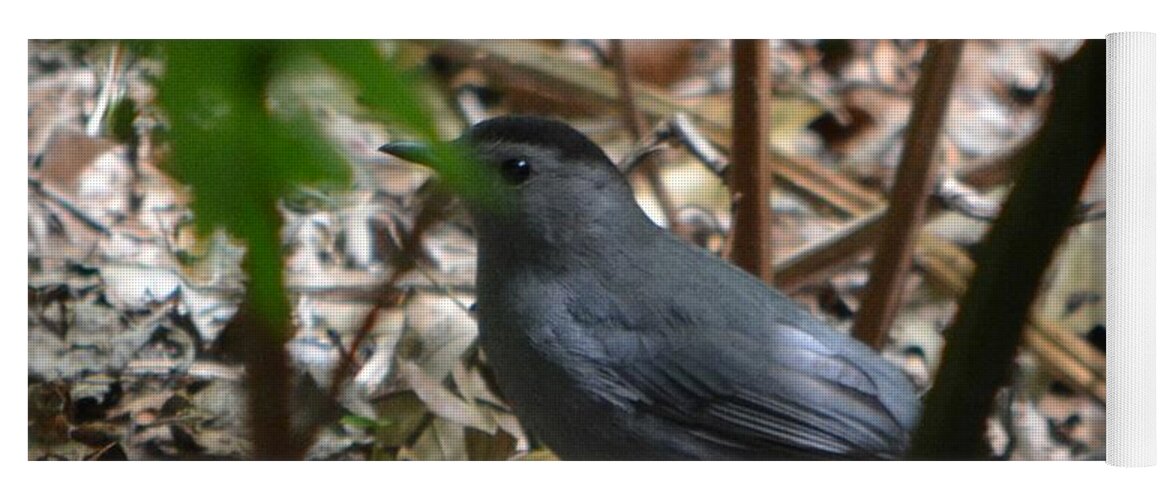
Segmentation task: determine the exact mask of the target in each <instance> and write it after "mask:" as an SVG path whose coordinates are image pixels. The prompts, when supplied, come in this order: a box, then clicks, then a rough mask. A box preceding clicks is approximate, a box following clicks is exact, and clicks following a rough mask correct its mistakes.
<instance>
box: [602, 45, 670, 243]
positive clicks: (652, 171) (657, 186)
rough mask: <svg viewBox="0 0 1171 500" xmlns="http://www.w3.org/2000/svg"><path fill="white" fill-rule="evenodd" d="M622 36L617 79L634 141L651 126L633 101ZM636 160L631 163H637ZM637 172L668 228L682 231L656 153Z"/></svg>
mask: <svg viewBox="0 0 1171 500" xmlns="http://www.w3.org/2000/svg"><path fill="white" fill-rule="evenodd" d="M624 45H625V44H623V43H622V40H614V42H613V47H614V61H613V62H614V69H615V71H616V76H617V79H618V89H619V91H621V94H622V111H623V117H624V118H625V119H626V128H627V129H628V130H629V131H630V134H631V135H632V136H633V137H634V140H635V141H641V140H642V138H643V137H646V135H647V133H648V132H649V130H648V129H647V123H646V117H644V116H643V114H642V113H641V112H640V111H639V109H638V106H637V105H636V104H635V102H634V83H633V82H632V81H631V80H632V77H631V75H630V68H629V61H628V60H627V58H626V50H625V48H624ZM637 165H639V164H638V163H634V164H632V165H631V166H632V167H633V166H637ZM638 173H639V174H640V175H642V177H643V178H644V179H646V181H647V184H648V185H649V186H650V188H651V192H653V193H654V194H655V200H657V201H658V202H659V208H660V209H661V210H662V211H663V215H664V216H665V217H666V218H667V228H668V229H670V230H671V231H672V232H678V231H679V213H678V210H676V208H675V202H674V201H673V200H672V199H671V193H670V192H669V191H667V186H666V185H664V184H663V177H662V175H661V173H660V171H659V163H658V161H656V160H655V159H654V158H653V157H649V156H648V157H645V161H644V162H642V165H641V167H640V168H639V169H638Z"/></svg>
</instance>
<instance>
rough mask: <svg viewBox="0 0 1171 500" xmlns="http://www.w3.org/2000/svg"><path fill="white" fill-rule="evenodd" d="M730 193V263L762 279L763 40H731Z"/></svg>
mask: <svg viewBox="0 0 1171 500" xmlns="http://www.w3.org/2000/svg"><path fill="white" fill-rule="evenodd" d="M732 58H733V63H732V64H733V68H734V69H733V71H734V73H735V75H734V81H733V89H732V115H733V118H734V122H735V123H736V127H735V131H734V132H733V134H734V135H733V137H732V165H733V167H732V180H731V182H730V183H729V185H730V186H731V189H732V195H733V196H734V197H736V198H737V199H738V200H739V201H738V203H737V207H736V213H735V223H734V224H733V228H734V229H733V234H734V236H735V237H734V238H732V240H731V242H730V244H731V245H732V249H731V252H730V256H731V258H732V262H735V263H736V265H738V266H740V267H741V268H743V269H744V270H746V271H748V272H750V273H752V274H754V275H756V276H758V277H759V278H761V279H763V280H765V281H766V282H767V281H769V280H770V279H771V278H772V251H771V247H772V234H771V232H772V231H771V229H772V218H771V215H772V210H771V208H770V205H769V193H771V192H772V185H773V182H772V176H771V175H769V171H768V157H769V141H768V139H769V126H770V125H771V121H772V120H771V117H772V107H771V106H772V103H771V97H772V86H771V84H770V81H771V80H770V78H771V74H772V72H771V71H770V66H769V63H770V62H771V61H770V58H769V43H768V40H735V41H733V42H732Z"/></svg>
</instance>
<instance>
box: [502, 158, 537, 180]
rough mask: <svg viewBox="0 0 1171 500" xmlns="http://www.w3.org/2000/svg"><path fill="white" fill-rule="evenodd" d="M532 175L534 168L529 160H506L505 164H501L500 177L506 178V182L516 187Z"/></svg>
mask: <svg viewBox="0 0 1171 500" xmlns="http://www.w3.org/2000/svg"><path fill="white" fill-rule="evenodd" d="M532 173H533V167H532V165H529V161H528V160H522V159H519V158H516V159H511V160H504V163H501V164H500V175H502V176H503V177H504V180H505V182H508V183H509V184H512V185H514V186H515V185H517V184H520V183H522V182H524V181H525V179H528V178H529V175H531V174H532Z"/></svg>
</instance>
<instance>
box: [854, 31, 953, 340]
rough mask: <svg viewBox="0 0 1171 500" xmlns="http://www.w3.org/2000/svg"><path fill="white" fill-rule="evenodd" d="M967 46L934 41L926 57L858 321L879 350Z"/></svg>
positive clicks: (859, 334)
mask: <svg viewBox="0 0 1171 500" xmlns="http://www.w3.org/2000/svg"><path fill="white" fill-rule="evenodd" d="M963 43H964V42H963V40H944V41H938V42H932V43H931V45H930V46H929V47H928V49H927V53H926V54H924V55H923V70H922V73H921V74H920V75H919V81H918V82H916V84H915V94H914V108H913V109H912V111H911V118H910V121H909V123H908V124H907V138H906V142H905V145H904V146H903V155H902V158H900V159H899V166H898V173H897V174H896V177H895V182H894V186H893V187H892V188H891V194H890V196H889V197H888V199H889V200H890V208H888V209H887V212H886V215H885V216H884V217H883V218H884V219H886V220H885V221H884V222H883V227H884V231H883V232H882V236H881V240H880V242H879V244H878V247H877V248H876V250H875V254H874V261H873V262H872V264H871V265H870V282H869V284H868V285H867V286H866V293H865V294H864V295H863V297H862V305H861V307H860V308H859V311H858V317H857V320H856V321H855V322H854V331H853V334H854V337H855V338H857V339H859V340H861V341H863V342H866V343H867V344H869V345H870V346H871V347H873V348H875V349H881V348H882V347H883V345H885V344H886V338H887V331H889V330H890V327H891V325H892V324H894V318H895V315H896V314H897V313H898V310H899V307H900V306H902V299H903V290H904V289H905V288H906V286H905V283H906V277H907V271H908V270H909V269H910V266H911V255H912V254H913V253H914V250H915V240H916V235H917V234H918V231H919V227H920V226H921V225H922V219H923V213H924V211H925V209H926V207H927V200H929V199H930V196H931V192H932V190H933V189H934V187H935V175H934V169H933V168H932V164H933V163H934V162H933V161H932V160H933V158H932V157H933V156H934V154H935V146H936V144H937V143H938V142H939V136H940V133H941V131H942V128H943V123H944V120H945V119H946V117H947V108H948V102H949V98H950V96H951V88H952V81H953V80H955V74H956V69H957V68H959V65H960V54H961V53H962V52H963Z"/></svg>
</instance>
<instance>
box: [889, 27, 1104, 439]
mask: <svg viewBox="0 0 1171 500" xmlns="http://www.w3.org/2000/svg"><path fill="white" fill-rule="evenodd" d="M1054 81H1055V84H1054V90H1053V105H1052V107H1051V109H1050V112H1049V116H1048V117H1047V118H1046V120H1045V124H1044V125H1043V126H1042V128H1041V130H1040V132H1039V133H1038V135H1037V137H1036V139H1035V140H1034V141H1033V142H1032V143H1031V144H1030V145H1029V146H1028V148H1027V150H1026V152H1025V154H1024V155H1023V161H1024V162H1025V163H1024V168H1023V169H1022V170H1021V173H1020V176H1019V178H1018V180H1017V182H1016V187H1015V188H1014V189H1013V191H1012V193H1011V194H1010V195H1009V197H1008V200H1007V201H1006V202H1005V204H1004V208H1003V210H1002V212H1001V216H1000V217H999V218H998V219H997V221H996V224H994V225H993V226H992V228H991V230H990V231H989V232H988V235H987V236H986V237H985V238H984V241H983V243H982V245H981V247H980V250H979V253H978V254H977V258H976V262H977V270H976V273H975V274H974V276H973V277H972V280H971V284H970V285H969V287H968V292H967V294H965V296H964V299H963V301H962V304H961V306H960V310H959V313H958V314H957V315H956V318H955V320H954V322H953V323H952V325H951V326H950V327H949V328H948V330H947V334H946V336H947V339H948V343H947V347H946V348H945V349H944V352H943V363H942V364H941V365H940V368H939V372H938V374H937V375H936V379H935V384H934V386H933V387H932V389H931V391H930V392H929V393H928V394H927V397H926V398H925V400H924V413H923V416H922V419H921V424H920V426H919V428H918V429H917V430H916V432H915V435H914V437H913V439H912V449H911V456H912V457H914V458H918V459H936V460H938V459H974V458H986V457H987V456H988V454H989V450H988V445H987V442H986V440H985V434H986V430H987V429H986V421H987V420H986V419H987V416H988V415H989V413H990V411H991V409H992V406H993V400H994V398H995V394H996V392H997V391H998V390H999V389H1000V387H1002V386H1003V385H1004V383H1005V382H1006V380H1007V378H1008V375H1009V371H1010V367H1011V366H1012V363H1013V359H1014V358H1015V356H1016V353H1017V349H1018V346H1019V344H1020V340H1021V337H1022V330H1023V329H1024V326H1025V325H1026V322H1027V318H1028V314H1029V311H1030V309H1031V306H1032V303H1033V301H1034V299H1035V296H1036V292H1037V290H1038V288H1039V287H1040V285H1041V277H1042V275H1043V273H1044V272H1045V269H1046V267H1047V266H1048V265H1049V263H1050V259H1051V258H1052V255H1053V253H1054V252H1055V249H1056V247H1057V245H1058V243H1059V242H1060V240H1061V238H1062V236H1063V235H1064V233H1065V232H1066V229H1067V227H1068V225H1069V221H1070V217H1071V216H1072V214H1073V211H1074V210H1073V209H1074V208H1075V207H1076V206H1077V203H1078V196H1079V194H1080V193H1081V191H1082V189H1083V187H1084V185H1085V182H1086V179H1087V178H1088V176H1089V172H1090V170H1091V169H1092V167H1093V165H1094V160H1095V159H1096V158H1097V156H1098V155H1099V154H1100V152H1101V149H1102V148H1103V147H1104V145H1105V142H1106V48H1105V43H1104V41H1102V40H1091V41H1087V42H1086V44H1085V45H1084V46H1083V47H1082V49H1081V50H1079V51H1078V53H1077V54H1076V55H1075V56H1074V57H1073V58H1072V59H1070V60H1069V61H1067V62H1066V63H1064V64H1062V65H1061V67H1060V68H1059V70H1058V71H1057V73H1056V77H1055V79H1054Z"/></svg>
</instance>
